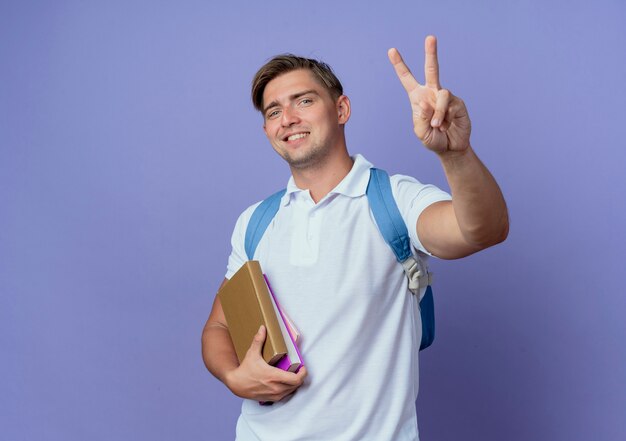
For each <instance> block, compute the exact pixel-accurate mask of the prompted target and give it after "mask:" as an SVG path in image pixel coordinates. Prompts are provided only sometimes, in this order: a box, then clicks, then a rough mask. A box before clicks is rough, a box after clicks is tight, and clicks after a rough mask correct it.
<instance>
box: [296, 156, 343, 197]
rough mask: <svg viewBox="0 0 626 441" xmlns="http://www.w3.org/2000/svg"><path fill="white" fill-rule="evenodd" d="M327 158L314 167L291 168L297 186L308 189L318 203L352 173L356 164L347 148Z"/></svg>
mask: <svg viewBox="0 0 626 441" xmlns="http://www.w3.org/2000/svg"><path fill="white" fill-rule="evenodd" d="M325 159H326V160H325V161H323V162H322V163H320V164H317V165H316V166H314V167H309V168H306V169H294V168H292V169H291V174H292V176H293V180H294V182H295V184H296V186H297V187H298V188H301V189H308V190H309V193H310V194H311V198H313V201H314V202H315V203H316V204H317V203H318V202H319V201H320V200H321V199H323V198H324V196H326V195H327V194H328V193H329V192H330V191H331V190H332V189H333V188H335V187H336V186H337V184H339V183H340V182H341V181H342V180H343V178H345V177H346V175H347V174H348V173H350V170H352V165H353V164H354V161H353V160H352V158H351V157H350V155H348V151H347V150H346V149H345V148H344V149H341V150H340V151H338V152H337V153H336V154H335V155H332V156H330V157H328V158H325Z"/></svg>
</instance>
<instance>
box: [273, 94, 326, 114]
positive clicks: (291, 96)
mask: <svg viewBox="0 0 626 441" xmlns="http://www.w3.org/2000/svg"><path fill="white" fill-rule="evenodd" d="M309 94H313V95H317V96H320V94H319V92H318V91H317V90H315V89H309V90H305V91H303V92H297V93H294V94H293V95H290V96H289V101H293V100H297V99H298V98H300V97H301V96H303V95H309ZM278 105H279V102H278V101H272V102H271V103H269V104H268V105H267V106H265V108H264V109H263V114H265V113H267V111H268V110H269V109H271V108H272V107H276V106H278Z"/></svg>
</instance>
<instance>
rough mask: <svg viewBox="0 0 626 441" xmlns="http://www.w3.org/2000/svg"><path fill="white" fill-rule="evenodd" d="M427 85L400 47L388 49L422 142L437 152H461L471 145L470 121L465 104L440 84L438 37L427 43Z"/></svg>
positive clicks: (428, 40)
mask: <svg viewBox="0 0 626 441" xmlns="http://www.w3.org/2000/svg"><path fill="white" fill-rule="evenodd" d="M424 46H425V52H426V61H425V63H424V71H425V80H426V84H424V85H422V84H420V83H418V82H417V80H416V79H415V77H414V76H413V74H412V73H411V71H410V70H409V68H408V67H407V65H406V64H404V61H403V60H402V56H401V55H400V52H398V50H397V49H395V48H392V49H389V52H388V55H389V61H391V64H393V68H394V69H395V71H396V74H397V75H398V78H399V79H400V82H401V83H402V86H403V87H404V89H405V90H406V91H407V93H408V95H409V100H410V102H411V109H412V111H413V129H414V130H415V134H416V135H417V137H418V138H419V139H420V141H422V143H423V144H424V145H425V146H426V147H427V148H428V149H430V150H432V151H434V152H435V153H438V154H442V153H446V152H462V151H464V150H466V149H467V148H468V146H469V136H470V131H471V123H470V119H469V115H468V114H467V109H466V108H465V103H463V100H461V99H460V98H457V97H455V96H454V95H452V93H451V92H450V91H449V90H447V89H442V88H441V85H440V84H439V62H438V61H437V40H436V39H435V37H433V36H432V35H429V36H428V37H426V40H425V42H424Z"/></svg>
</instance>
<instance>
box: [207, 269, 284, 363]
mask: <svg viewBox="0 0 626 441" xmlns="http://www.w3.org/2000/svg"><path fill="white" fill-rule="evenodd" d="M217 295H218V296H219V299H220V302H221V304H222V309H223V310H224V316H225V317H226V323H227V325H228V332H229V333H230V338H231V340H232V341H233V345H234V347H235V352H236V353H237V358H238V359H239V362H240V363H241V362H242V361H243V359H244V357H245V356H246V352H248V349H249V348H250V344H251V343H252V339H253V338H254V336H255V334H256V333H257V332H258V331H259V327H260V326H261V325H265V329H266V330H267V333H266V338H265V344H264V345H263V351H262V352H263V354H262V355H263V359H264V360H265V361H266V362H267V363H268V364H270V365H276V363H278V362H279V361H280V359H281V358H283V357H284V356H285V355H286V354H287V352H288V350H287V345H286V343H285V338H284V337H283V331H282V329H281V325H280V324H281V323H282V324H283V326H284V322H283V321H282V318H281V319H280V322H279V318H278V316H279V315H280V314H277V313H276V309H275V306H274V305H275V303H274V301H273V298H272V295H271V294H270V290H269V288H268V285H267V282H266V279H265V277H264V276H263V272H262V271H261V265H260V264H259V262H258V261H256V260H249V261H247V262H246V263H244V264H243V265H242V267H241V268H240V269H239V270H238V271H237V272H236V273H235V274H234V275H233V276H232V277H231V278H230V279H229V280H228V281H227V282H226V283H225V284H224V286H223V287H222V289H220V290H219V291H218V293H217ZM290 340H291V339H290Z"/></svg>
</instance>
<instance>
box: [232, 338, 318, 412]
mask: <svg viewBox="0 0 626 441" xmlns="http://www.w3.org/2000/svg"><path fill="white" fill-rule="evenodd" d="M265 337H266V330H265V326H261V327H260V328H259V331H258V332H257V333H256V335H255V336H254V339H253V340H252V344H251V345H250V348H249V349H248V352H247V353H246V356H245V357H244V359H243V361H242V362H241V364H240V365H239V367H237V368H236V369H234V370H232V371H230V372H229V373H228V374H227V376H226V386H228V388H229V389H230V390H231V391H232V392H233V393H234V394H235V395H237V396H239V397H241V398H248V399H250V400H256V401H264V402H267V401H280V400H282V399H283V398H285V397H286V396H287V395H290V394H292V393H293V392H295V391H296V389H298V388H299V387H300V386H301V385H302V383H303V382H304V378H305V377H306V376H307V371H306V368H305V367H304V366H303V367H302V368H300V370H299V371H298V373H297V374H294V373H292V372H286V371H283V370H282V369H278V368H276V367H273V366H270V365H269V364H267V362H266V361H265V360H264V359H263V356H262V350H263V343H264V342H265Z"/></svg>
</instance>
